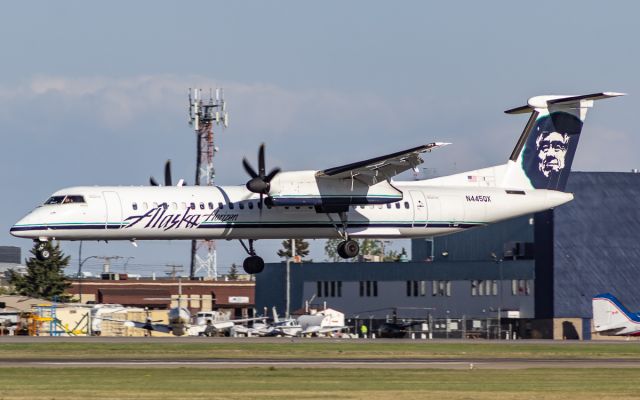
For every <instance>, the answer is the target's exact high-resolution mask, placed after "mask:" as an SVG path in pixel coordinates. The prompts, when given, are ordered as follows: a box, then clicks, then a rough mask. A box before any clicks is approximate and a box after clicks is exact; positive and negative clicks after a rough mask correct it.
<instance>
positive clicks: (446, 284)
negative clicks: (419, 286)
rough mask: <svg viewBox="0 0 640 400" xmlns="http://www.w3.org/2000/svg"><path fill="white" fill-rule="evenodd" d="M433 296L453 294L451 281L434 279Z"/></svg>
mask: <svg viewBox="0 0 640 400" xmlns="http://www.w3.org/2000/svg"><path fill="white" fill-rule="evenodd" d="M431 295H432V296H447V297H449V296H451V281H433V285H432V291H431Z"/></svg>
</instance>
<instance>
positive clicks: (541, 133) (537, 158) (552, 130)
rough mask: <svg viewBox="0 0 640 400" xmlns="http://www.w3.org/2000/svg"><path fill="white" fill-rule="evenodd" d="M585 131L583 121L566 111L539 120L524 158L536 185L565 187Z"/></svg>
mask: <svg viewBox="0 0 640 400" xmlns="http://www.w3.org/2000/svg"><path fill="white" fill-rule="evenodd" d="M581 131H582V121H580V119H579V118H578V117H576V116H574V115H573V114H569V113H566V112H554V113H552V114H550V115H545V116H543V117H541V118H539V119H538V120H537V121H536V124H535V125H534V127H533V130H532V131H531V133H530V134H529V137H528V138H527V143H526V146H525V149H524V153H523V157H522V168H523V170H524V171H525V173H526V174H527V177H529V180H530V181H531V184H532V185H533V187H534V188H536V189H554V190H563V189H564V187H565V185H566V183H567V178H568V176H569V171H570V170H571V163H572V162H573V156H574V154H575V152H576V147H577V146H578V139H579V137H580V132H581Z"/></svg>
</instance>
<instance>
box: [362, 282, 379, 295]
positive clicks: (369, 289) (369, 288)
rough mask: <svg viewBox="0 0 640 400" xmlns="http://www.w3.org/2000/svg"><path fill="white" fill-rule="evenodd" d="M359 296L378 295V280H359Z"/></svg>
mask: <svg viewBox="0 0 640 400" xmlns="http://www.w3.org/2000/svg"><path fill="white" fill-rule="evenodd" d="M360 297H378V282H377V281H360Z"/></svg>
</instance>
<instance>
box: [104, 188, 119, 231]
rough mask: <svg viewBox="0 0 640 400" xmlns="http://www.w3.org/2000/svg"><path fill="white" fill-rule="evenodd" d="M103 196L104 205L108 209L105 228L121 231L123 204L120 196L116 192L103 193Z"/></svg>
mask: <svg viewBox="0 0 640 400" xmlns="http://www.w3.org/2000/svg"><path fill="white" fill-rule="evenodd" d="M102 196H103V197H104V204H105V206H106V209H107V219H106V221H105V228H107V229H109V228H110V227H115V229H119V228H120V227H121V223H122V203H120V196H119V195H118V193H116V192H102Z"/></svg>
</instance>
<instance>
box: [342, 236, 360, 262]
mask: <svg viewBox="0 0 640 400" xmlns="http://www.w3.org/2000/svg"><path fill="white" fill-rule="evenodd" d="M359 252H360V245H359V244H358V242H356V241H355V240H351V239H347V240H344V241H342V242H340V243H339V244H338V255H339V256H340V257H342V258H353V257H355V256H357V255H358V253H359Z"/></svg>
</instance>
